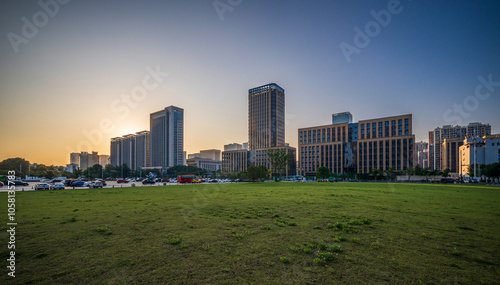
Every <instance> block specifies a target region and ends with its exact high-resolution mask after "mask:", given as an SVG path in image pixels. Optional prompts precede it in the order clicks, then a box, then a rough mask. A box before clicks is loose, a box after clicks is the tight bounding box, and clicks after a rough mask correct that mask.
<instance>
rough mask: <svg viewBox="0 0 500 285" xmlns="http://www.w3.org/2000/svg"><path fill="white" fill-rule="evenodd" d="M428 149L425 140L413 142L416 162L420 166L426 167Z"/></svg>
mask: <svg viewBox="0 0 500 285" xmlns="http://www.w3.org/2000/svg"><path fill="white" fill-rule="evenodd" d="M428 149H429V143H427V142H417V143H415V152H416V154H417V162H418V163H417V164H418V166H420V167H421V168H426V167H427V164H428V163H427V159H428V154H429V153H428Z"/></svg>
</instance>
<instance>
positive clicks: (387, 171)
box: [384, 167, 395, 180]
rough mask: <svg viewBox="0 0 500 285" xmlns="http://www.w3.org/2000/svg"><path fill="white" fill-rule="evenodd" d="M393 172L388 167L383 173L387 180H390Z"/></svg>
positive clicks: (392, 168) (392, 169) (391, 168)
mask: <svg viewBox="0 0 500 285" xmlns="http://www.w3.org/2000/svg"><path fill="white" fill-rule="evenodd" d="M394 172H395V169H394V167H389V169H386V170H384V173H385V175H386V176H387V179H388V180H392V175H393V173H394Z"/></svg>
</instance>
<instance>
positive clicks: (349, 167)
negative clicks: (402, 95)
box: [298, 114, 415, 176]
mask: <svg viewBox="0 0 500 285" xmlns="http://www.w3.org/2000/svg"><path fill="white" fill-rule="evenodd" d="M298 138H299V142H298V143H299V170H300V174H302V175H306V176H312V175H315V174H316V170H317V169H318V167H327V168H328V169H330V171H332V172H333V173H368V172H370V170H371V169H381V170H388V169H392V168H394V170H405V169H408V168H410V167H414V161H415V135H413V134H412V115H411V114H408V115H402V116H393V117H385V118H378V119H372V120H363V121H359V122H358V123H348V122H345V123H339V124H331V125H324V126H317V127H308V128H301V129H299V130H298Z"/></svg>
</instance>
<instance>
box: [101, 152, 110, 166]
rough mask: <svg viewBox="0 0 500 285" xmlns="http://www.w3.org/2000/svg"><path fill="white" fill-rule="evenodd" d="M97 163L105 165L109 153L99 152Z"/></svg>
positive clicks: (107, 162) (107, 161)
mask: <svg viewBox="0 0 500 285" xmlns="http://www.w3.org/2000/svg"><path fill="white" fill-rule="evenodd" d="M99 164H100V165H101V166H102V167H106V165H108V164H109V155H107V154H99Z"/></svg>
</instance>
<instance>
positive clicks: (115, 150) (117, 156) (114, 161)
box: [109, 137, 122, 166]
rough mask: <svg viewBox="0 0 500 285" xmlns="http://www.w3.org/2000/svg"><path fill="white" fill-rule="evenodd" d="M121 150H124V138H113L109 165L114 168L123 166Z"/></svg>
mask: <svg viewBox="0 0 500 285" xmlns="http://www.w3.org/2000/svg"><path fill="white" fill-rule="evenodd" d="M121 149H122V138H121V137H116V138H111V149H110V152H109V153H110V155H109V163H110V164H111V165H113V166H120V165H122V160H121V158H122V155H121Z"/></svg>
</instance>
